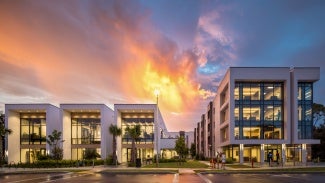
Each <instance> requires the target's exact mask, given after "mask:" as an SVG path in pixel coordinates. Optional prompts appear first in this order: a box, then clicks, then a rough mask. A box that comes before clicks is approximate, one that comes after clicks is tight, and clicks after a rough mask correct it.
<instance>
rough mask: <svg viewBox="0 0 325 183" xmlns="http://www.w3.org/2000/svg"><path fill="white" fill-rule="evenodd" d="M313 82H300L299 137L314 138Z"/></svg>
mask: <svg viewBox="0 0 325 183" xmlns="http://www.w3.org/2000/svg"><path fill="white" fill-rule="evenodd" d="M312 105H313V83H310V82H299V83H298V138H299V139H312V131H313V120H312V114H313V113H312Z"/></svg>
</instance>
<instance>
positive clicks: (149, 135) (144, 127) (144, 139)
mask: <svg viewBox="0 0 325 183" xmlns="http://www.w3.org/2000/svg"><path fill="white" fill-rule="evenodd" d="M138 124H140V126H141V135H140V138H139V139H138V143H140V144H153V143H154V118H153V114H151V115H149V116H143V115H141V117H140V118H138V117H134V116H133V117H127V116H124V117H122V143H123V144H131V143H132V139H131V137H129V136H128V134H127V133H126V131H125V129H126V128H127V127H130V128H133V127H134V126H135V125H138Z"/></svg>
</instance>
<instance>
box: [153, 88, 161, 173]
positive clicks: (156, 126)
mask: <svg viewBox="0 0 325 183" xmlns="http://www.w3.org/2000/svg"><path fill="white" fill-rule="evenodd" d="M154 93H155V95H156V97H157V103H156V121H155V131H156V132H155V133H156V134H155V138H156V151H157V154H156V166H157V167H158V166H159V158H158V155H159V151H158V148H159V145H158V140H159V137H158V135H159V125H158V96H159V93H160V91H159V90H158V89H155V91H154Z"/></svg>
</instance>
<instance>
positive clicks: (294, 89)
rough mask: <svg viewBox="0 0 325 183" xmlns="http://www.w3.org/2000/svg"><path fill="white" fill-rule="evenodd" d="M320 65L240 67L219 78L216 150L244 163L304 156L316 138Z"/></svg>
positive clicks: (302, 159) (292, 159)
mask: <svg viewBox="0 0 325 183" xmlns="http://www.w3.org/2000/svg"><path fill="white" fill-rule="evenodd" d="M319 76H320V69H319V68H286V67H281V68H279V67H277V68H236V67H231V68H229V70H228V71H227V73H226V75H225V77H224V78H223V80H222V81H221V83H220V85H219V87H218V90H217V94H216V97H215V99H214V101H213V103H214V106H215V113H216V115H215V128H216V131H215V134H216V135H215V142H216V151H217V152H220V151H223V152H225V153H226V156H227V157H228V158H232V159H233V160H235V161H237V162H240V163H243V162H250V161H252V160H254V161H257V162H265V161H267V154H269V153H271V154H272V159H273V160H281V161H283V162H286V161H299V162H303V163H304V162H306V161H307V159H310V155H311V152H310V150H311V148H310V144H317V143H320V141H319V140H316V139H312V125H313V123H312V104H313V83H314V82H315V81H317V80H319Z"/></svg>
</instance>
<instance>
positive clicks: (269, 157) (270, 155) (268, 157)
mask: <svg viewBox="0 0 325 183" xmlns="http://www.w3.org/2000/svg"><path fill="white" fill-rule="evenodd" d="M272 157H273V154H272V152H271V151H270V152H269V154H268V155H267V159H268V161H269V166H271V161H272Z"/></svg>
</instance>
